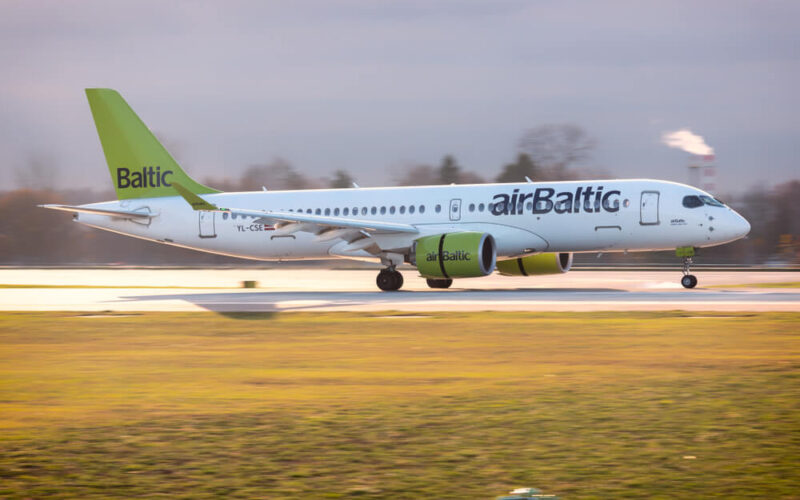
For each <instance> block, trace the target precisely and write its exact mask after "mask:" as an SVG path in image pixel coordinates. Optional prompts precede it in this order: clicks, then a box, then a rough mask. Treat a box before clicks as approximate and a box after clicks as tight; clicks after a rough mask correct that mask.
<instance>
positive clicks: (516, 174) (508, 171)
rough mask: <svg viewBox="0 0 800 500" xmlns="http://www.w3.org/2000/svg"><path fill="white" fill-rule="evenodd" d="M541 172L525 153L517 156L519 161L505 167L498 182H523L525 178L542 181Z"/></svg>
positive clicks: (498, 177)
mask: <svg viewBox="0 0 800 500" xmlns="http://www.w3.org/2000/svg"><path fill="white" fill-rule="evenodd" d="M540 174H541V170H540V169H539V167H538V166H537V165H536V163H534V162H533V160H531V157H530V156H528V155H527V154H525V153H520V154H519V155H517V161H515V162H514V163H509V164H508V165H506V166H504V167H503V171H502V172H500V175H498V176H497V179H496V180H497V182H522V181H524V180H525V177H529V178H530V179H532V180H537V181H538V180H542V179H541V175H540Z"/></svg>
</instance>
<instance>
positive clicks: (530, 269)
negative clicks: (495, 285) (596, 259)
mask: <svg viewBox="0 0 800 500" xmlns="http://www.w3.org/2000/svg"><path fill="white" fill-rule="evenodd" d="M571 267H572V254H571V253H539V254H536V255H528V256H527V257H519V258H517V259H509V260H500V261H498V262H497V271H498V272H499V273H500V274H504V275H506V276H532V275H537V274H559V273H565V272H567V271H569V270H570V268H571Z"/></svg>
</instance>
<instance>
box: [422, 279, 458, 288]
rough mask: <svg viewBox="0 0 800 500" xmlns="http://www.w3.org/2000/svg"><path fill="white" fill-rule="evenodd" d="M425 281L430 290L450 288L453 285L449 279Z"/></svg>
mask: <svg viewBox="0 0 800 500" xmlns="http://www.w3.org/2000/svg"><path fill="white" fill-rule="evenodd" d="M425 281H426V282H427V283H428V286H429V287H431V288H450V285H452V284H453V280H451V279H450V278H445V279H434V278H428V279H427V280H425Z"/></svg>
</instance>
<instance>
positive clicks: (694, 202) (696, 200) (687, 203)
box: [683, 195, 703, 208]
mask: <svg viewBox="0 0 800 500" xmlns="http://www.w3.org/2000/svg"><path fill="white" fill-rule="evenodd" d="M683 206H684V207H686V208H697V207H702V206H703V200H701V199H700V197H699V196H694V195H689V196H684V197H683Z"/></svg>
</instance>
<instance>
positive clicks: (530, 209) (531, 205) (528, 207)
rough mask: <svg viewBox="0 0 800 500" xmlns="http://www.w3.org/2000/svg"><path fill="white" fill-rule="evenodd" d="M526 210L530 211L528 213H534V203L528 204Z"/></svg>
mask: <svg viewBox="0 0 800 500" xmlns="http://www.w3.org/2000/svg"><path fill="white" fill-rule="evenodd" d="M525 208H526V209H527V210H528V212H532V211H533V202H532V201H529V202H528V203H526V204H525Z"/></svg>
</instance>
